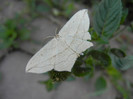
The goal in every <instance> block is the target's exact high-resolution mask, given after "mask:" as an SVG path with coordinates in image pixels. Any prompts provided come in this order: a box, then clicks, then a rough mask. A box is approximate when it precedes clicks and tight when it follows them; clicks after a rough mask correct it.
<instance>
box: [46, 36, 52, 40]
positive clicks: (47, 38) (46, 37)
mask: <svg viewBox="0 0 133 99" xmlns="http://www.w3.org/2000/svg"><path fill="white" fill-rule="evenodd" d="M49 38H54V36H47V37H45V38H44V40H46V39H49Z"/></svg>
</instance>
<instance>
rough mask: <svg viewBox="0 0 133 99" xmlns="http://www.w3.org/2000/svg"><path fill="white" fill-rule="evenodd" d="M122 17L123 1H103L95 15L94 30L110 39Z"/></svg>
mask: <svg viewBox="0 0 133 99" xmlns="http://www.w3.org/2000/svg"><path fill="white" fill-rule="evenodd" d="M121 15H122V4H121V0H103V1H102V2H101V3H100V4H99V6H98V8H97V10H96V12H95V15H94V19H93V24H94V30H95V31H96V32H97V34H98V35H99V36H102V35H104V36H105V37H107V38H109V37H111V36H112V34H113V33H114V32H115V31H116V30H117V28H118V26H119V24H120V20H121Z"/></svg>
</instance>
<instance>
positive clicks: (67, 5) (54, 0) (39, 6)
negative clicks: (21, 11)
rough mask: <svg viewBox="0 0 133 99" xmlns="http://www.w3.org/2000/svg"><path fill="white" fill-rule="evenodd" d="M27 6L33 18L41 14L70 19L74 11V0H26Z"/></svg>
mask: <svg viewBox="0 0 133 99" xmlns="http://www.w3.org/2000/svg"><path fill="white" fill-rule="evenodd" d="M24 1H25V2H26V4H27V8H28V12H29V13H30V14H31V15H32V16H37V15H38V14H40V13H48V12H50V13H52V14H53V15H55V16H59V15H61V16H65V17H69V15H70V14H71V12H72V11H73V9H74V4H73V1H72V0H24Z"/></svg>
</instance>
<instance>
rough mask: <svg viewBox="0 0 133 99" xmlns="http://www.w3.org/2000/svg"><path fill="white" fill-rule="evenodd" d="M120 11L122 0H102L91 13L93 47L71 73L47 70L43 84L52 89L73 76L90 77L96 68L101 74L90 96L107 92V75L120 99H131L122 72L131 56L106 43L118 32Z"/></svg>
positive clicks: (80, 59)
mask: <svg viewBox="0 0 133 99" xmlns="http://www.w3.org/2000/svg"><path fill="white" fill-rule="evenodd" d="M123 12H124V10H123V9H122V2H121V0H102V1H101V3H100V4H99V5H98V7H97V9H96V11H95V13H94V16H93V27H91V28H90V30H89V32H90V33H91V36H92V40H91V42H94V43H95V46H94V47H92V48H91V49H88V50H87V51H86V52H84V55H82V56H80V57H79V58H78V59H77V61H76V63H75V65H74V66H73V69H72V71H71V72H57V71H54V72H53V70H52V71H50V72H49V73H48V74H49V75H50V78H49V79H48V80H47V81H45V83H43V84H45V85H46V86H47V89H48V90H49V88H50V89H54V84H56V83H57V82H60V83H61V81H64V80H67V78H69V77H70V76H72V77H73V78H72V79H73V80H74V79H75V78H76V77H82V78H84V79H86V80H88V79H91V78H92V77H93V76H94V74H95V71H96V70H97V71H100V72H101V75H100V77H98V78H97V80H96V83H95V87H96V92H95V93H94V94H93V95H100V94H103V93H104V91H106V89H107V83H106V79H105V77H104V76H107V78H108V79H109V80H110V81H111V83H112V84H113V85H114V87H115V88H116V90H117V91H118V92H119V93H120V96H121V97H122V98H123V99H131V98H130V95H131V92H130V91H129V90H128V89H127V88H126V86H123V83H125V79H124V78H123V76H122V72H123V71H125V70H127V69H129V68H131V67H132V65H133V56H127V55H126V54H125V52H124V51H122V50H121V49H118V48H111V46H110V43H109V42H110V40H111V39H112V38H113V37H115V36H116V35H118V33H119V32H118V31H119V29H120V28H119V27H120V25H121V24H122V23H123V22H124V20H125V19H126V16H127V14H123ZM62 74H63V75H65V76H63V75H62ZM51 75H54V77H53V76H51ZM47 82H50V84H49V83H47Z"/></svg>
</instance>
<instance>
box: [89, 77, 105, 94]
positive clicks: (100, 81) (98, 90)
mask: <svg viewBox="0 0 133 99" xmlns="http://www.w3.org/2000/svg"><path fill="white" fill-rule="evenodd" d="M106 89H107V82H106V80H105V79H104V77H102V76H100V77H98V78H97V80H96V82H95V92H93V93H91V94H89V96H98V95H101V94H103V93H104V92H105V91H106Z"/></svg>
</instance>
